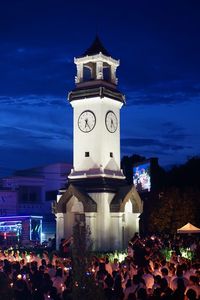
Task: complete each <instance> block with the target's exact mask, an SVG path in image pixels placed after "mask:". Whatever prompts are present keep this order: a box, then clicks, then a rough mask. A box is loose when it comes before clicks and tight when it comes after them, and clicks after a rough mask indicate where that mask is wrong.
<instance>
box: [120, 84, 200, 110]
mask: <svg viewBox="0 0 200 300" xmlns="http://www.w3.org/2000/svg"><path fill="white" fill-rule="evenodd" d="M124 92H125V95H126V98H127V105H155V104H160V105H161V104H163V105H166V104H171V105H173V104H177V103H183V102H191V101H200V85H199V84H198V83H197V82H195V81H190V80H174V81H167V82H159V83H157V84H152V85H149V86H146V87H145V88H142V89H141V88H139V87H138V88H137V87H134V88H133V87H130V88H124Z"/></svg>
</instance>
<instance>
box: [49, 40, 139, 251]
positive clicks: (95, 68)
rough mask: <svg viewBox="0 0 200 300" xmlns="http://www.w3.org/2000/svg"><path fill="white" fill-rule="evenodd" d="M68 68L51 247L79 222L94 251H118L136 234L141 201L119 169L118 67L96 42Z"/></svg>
mask: <svg viewBox="0 0 200 300" xmlns="http://www.w3.org/2000/svg"><path fill="white" fill-rule="evenodd" d="M74 62H75V64H76V68H77V74H76V77H75V84H76V88H75V89H74V90H73V91H72V92H70V93H69V97H68V99H69V102H70V104H71V106H72V108H73V116H74V118H73V169H72V170H71V173H70V175H69V176H68V179H69V186H68V188H67V189H66V190H64V191H62V193H61V195H60V196H59V197H58V199H57V201H56V203H55V205H54V210H55V214H56V218H57V242H58V243H59V240H60V238H62V237H65V238H66V237H68V236H70V235H71V234H72V228H73V224H74V222H75V220H76V218H81V219H82V220H84V222H86V224H87V225H88V226H89V227H90V230H91V234H92V239H93V243H94V248H95V249H96V250H113V249H122V248H124V247H125V245H126V243H127V241H128V239H129V238H131V236H132V235H133V234H134V232H136V231H138V230H139V218H138V217H139V215H140V213H141V212H142V201H141V199H140V197H139V195H138V193H137V191H136V189H135V187H134V186H132V185H131V186H130V185H127V183H126V180H125V177H124V175H123V172H122V170H121V168H120V109H121V108H122V106H123V105H124V104H125V97H124V95H123V94H122V93H121V92H120V91H119V90H118V89H117V84H118V79H117V77H116V70H117V67H118V66H119V63H120V62H119V60H116V59H114V58H112V57H111V56H110V54H109V53H108V51H107V50H106V49H105V48H104V46H103V45H102V43H101V41H100V40H99V38H98V37H96V39H95V40H94V42H93V44H92V45H91V46H90V48H88V49H87V50H86V51H85V53H84V54H83V55H82V56H80V57H78V58H75V59H74Z"/></svg>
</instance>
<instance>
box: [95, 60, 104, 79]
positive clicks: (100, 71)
mask: <svg viewBox="0 0 200 300" xmlns="http://www.w3.org/2000/svg"><path fill="white" fill-rule="evenodd" d="M96 77H97V79H103V62H102V61H97V63H96Z"/></svg>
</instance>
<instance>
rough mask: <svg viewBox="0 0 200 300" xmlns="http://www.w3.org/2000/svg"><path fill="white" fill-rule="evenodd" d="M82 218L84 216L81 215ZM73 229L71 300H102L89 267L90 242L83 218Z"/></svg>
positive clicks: (98, 287)
mask: <svg viewBox="0 0 200 300" xmlns="http://www.w3.org/2000/svg"><path fill="white" fill-rule="evenodd" d="M82 216H83V217H84V215H82ZM81 219H82V220H77V221H76V223H75V225H74V227H73V246H72V260H73V288H72V298H73V300H80V299H81V300H86V299H87V300H93V299H97V300H103V299H104V297H103V290H102V289H101V287H100V286H98V285H97V283H96V281H95V278H94V275H93V273H92V272H91V271H90V269H91V268H90V267H91V260H92V257H91V250H92V241H91V239H90V230H89V228H88V227H87V226H86V224H85V220H83V219H84V218H81Z"/></svg>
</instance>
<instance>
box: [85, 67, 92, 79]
mask: <svg viewBox="0 0 200 300" xmlns="http://www.w3.org/2000/svg"><path fill="white" fill-rule="evenodd" d="M91 79H92V71H91V69H90V68H88V67H86V66H83V81H89V80H91Z"/></svg>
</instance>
